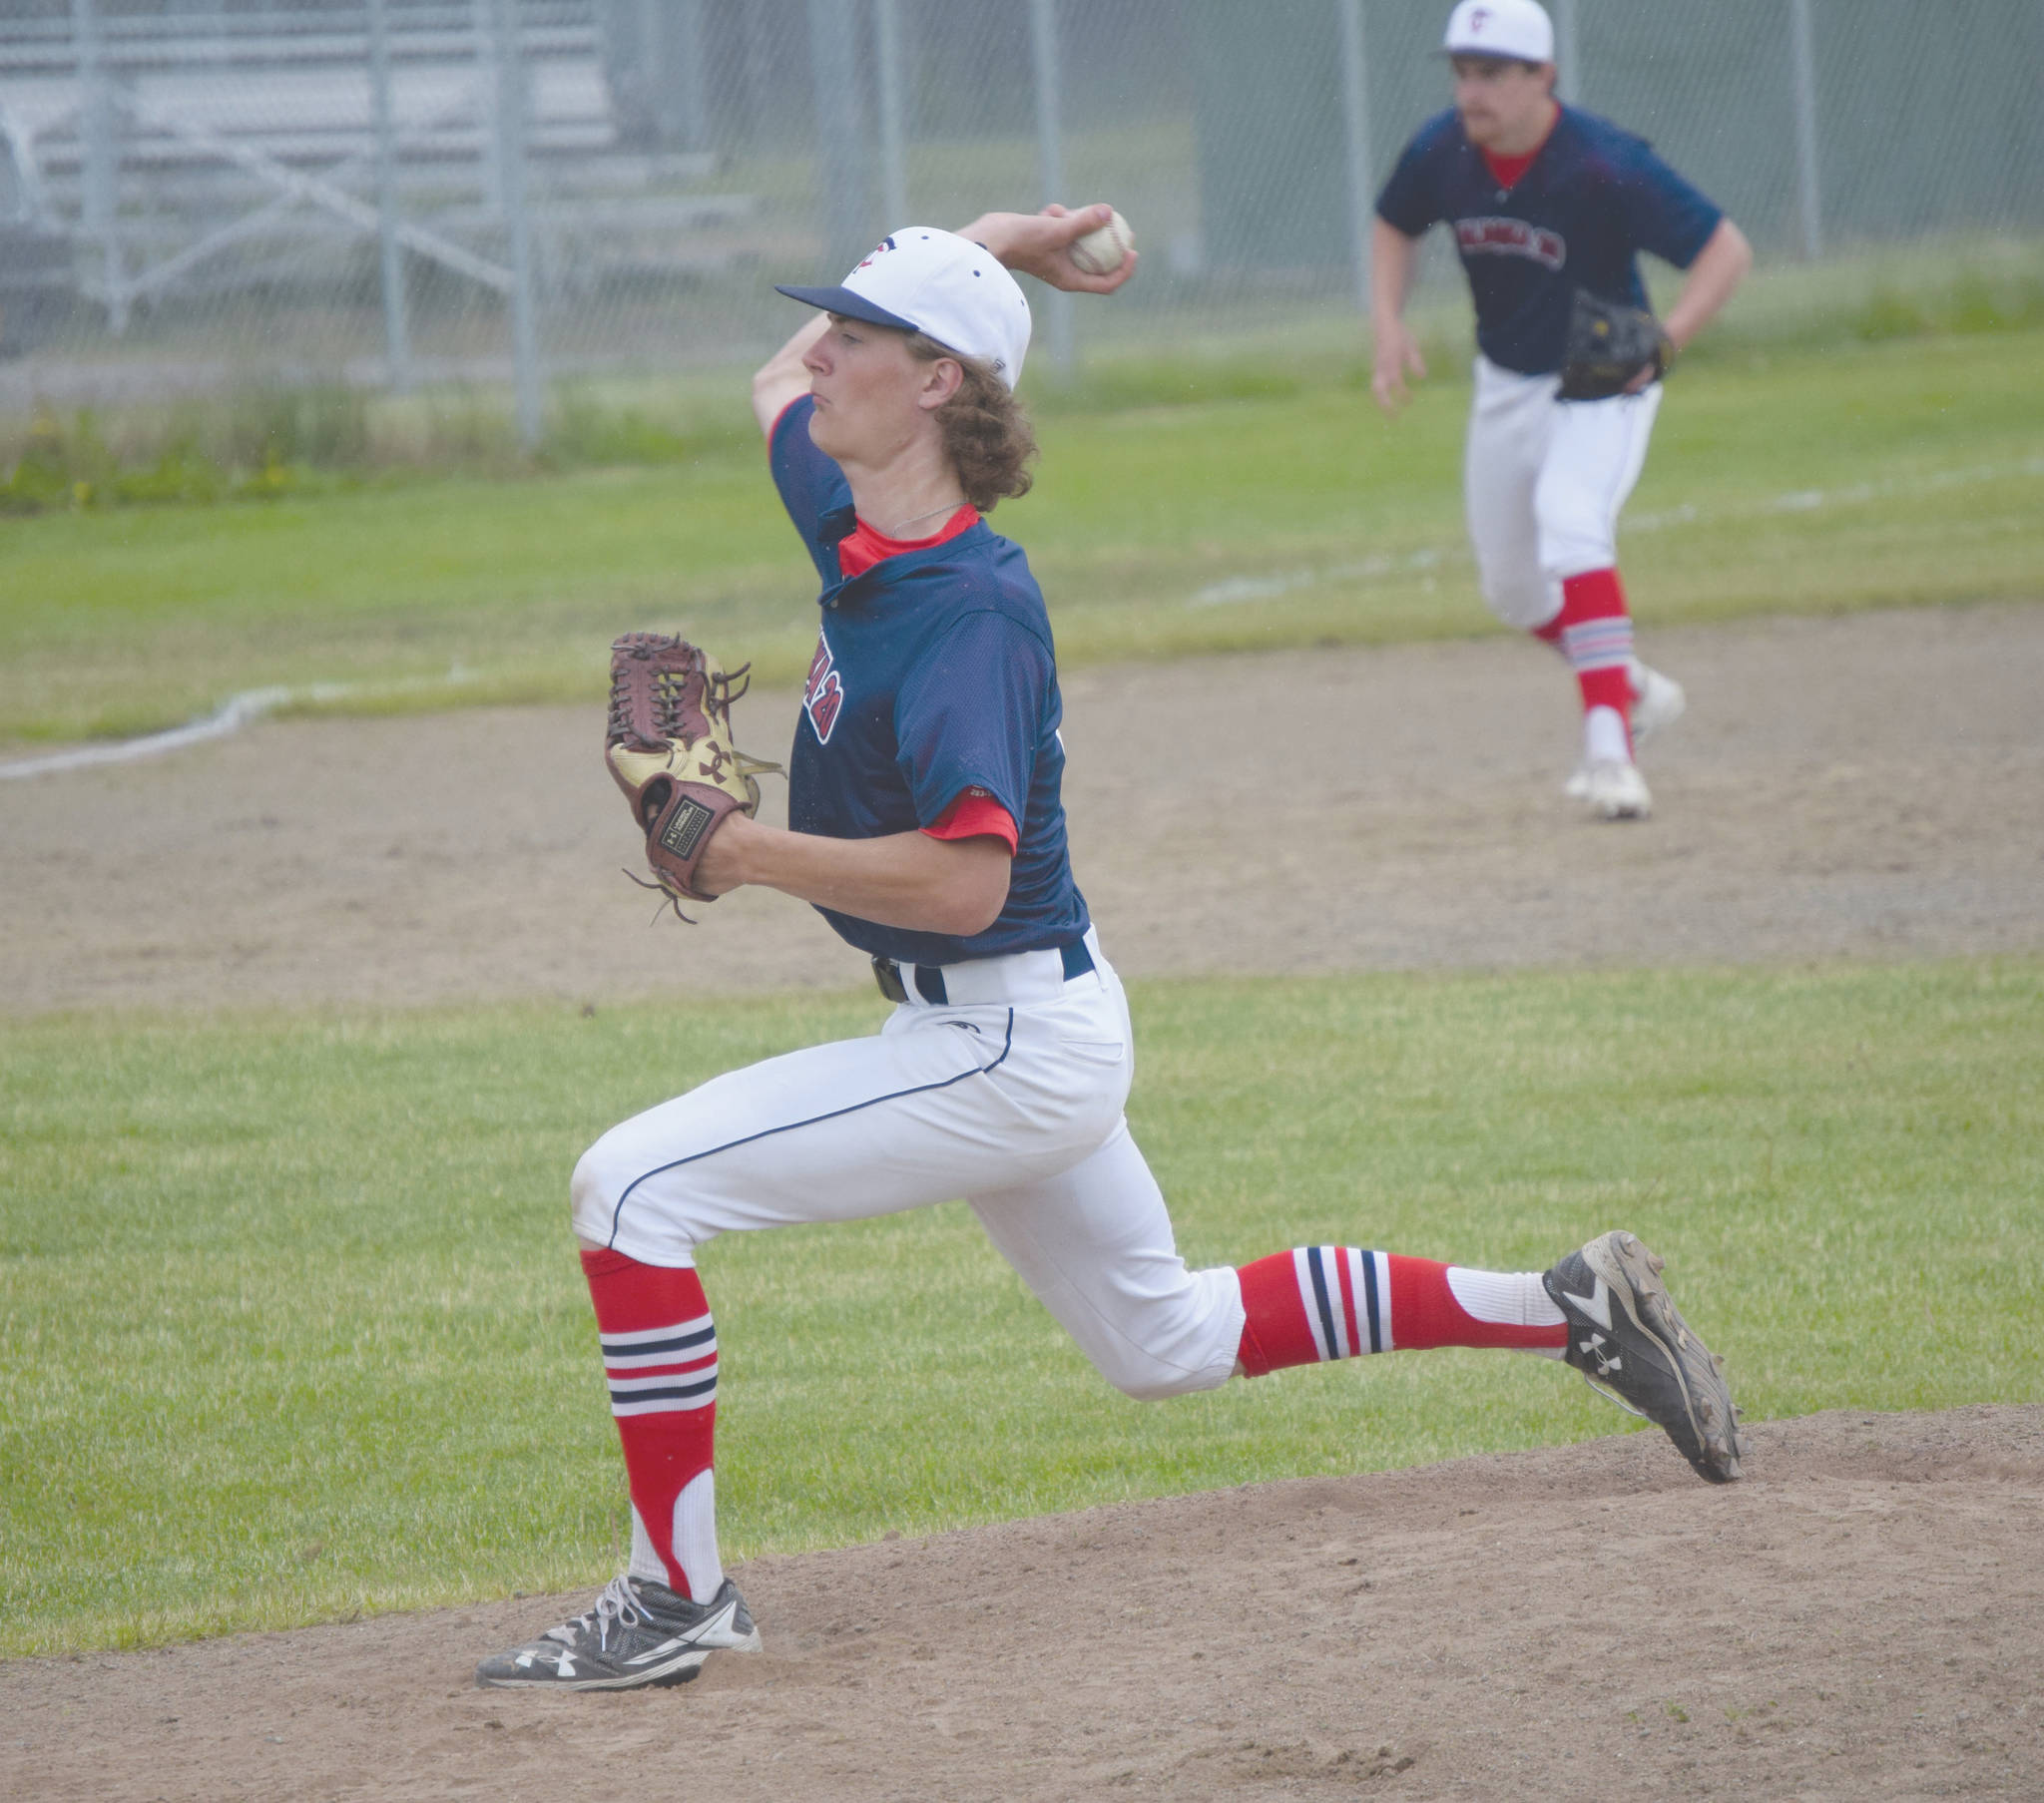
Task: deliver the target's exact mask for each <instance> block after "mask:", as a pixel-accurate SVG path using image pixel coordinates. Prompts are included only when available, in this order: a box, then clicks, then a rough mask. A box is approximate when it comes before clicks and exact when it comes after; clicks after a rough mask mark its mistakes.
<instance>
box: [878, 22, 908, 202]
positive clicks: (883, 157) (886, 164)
mask: <svg viewBox="0 0 2044 1803" xmlns="http://www.w3.org/2000/svg"><path fill="white" fill-rule="evenodd" d="M873 57H874V60H875V61H876V62H877V63H878V64H879V88H880V211H881V215H882V218H881V220H880V229H881V230H882V231H892V230H894V229H896V228H897V227H898V226H902V225H907V224H908V223H909V219H908V156H907V149H906V144H907V137H908V134H907V130H906V125H907V121H906V117H905V115H906V110H907V109H906V96H905V95H904V94H903V92H902V87H901V13H900V7H899V3H898V0H873Z"/></svg>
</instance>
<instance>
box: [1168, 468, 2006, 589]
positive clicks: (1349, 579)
mask: <svg viewBox="0 0 2044 1803" xmlns="http://www.w3.org/2000/svg"><path fill="white" fill-rule="evenodd" d="M2012 476H2044V457H2029V458H2024V459H2022V460H2020V461H2018V462H2014V463H1984V464H1979V465H1977V466H1975V467H1974V468H1972V469H1963V470H1936V471H1933V472H1931V473H1930V474H1928V475H1922V476H1896V477H1892V478H1890V479H1889V480H1887V481H1885V482H1860V483H1855V484H1853V486H1851V487H1850V488H1837V489H1822V488H1805V489H1793V490H1790V491H1789V493H1787V494H1782V495H1775V496H1772V497H1771V498H1769V499H1768V500H1766V501H1762V502H1759V503H1755V504H1750V505H1747V506H1743V507H1728V508H1723V509H1716V510H1707V509H1704V508H1701V507H1698V506H1696V505H1695V504H1694V503H1690V502H1685V503H1684V504H1683V505H1682V506H1680V507H1671V508H1667V509H1664V510H1663V511H1662V512H1660V513H1646V514H1635V515H1633V516H1632V517H1631V518H1629V519H1627V520H1625V521H1624V523H1623V526H1624V530H1625V531H1626V532H1627V533H1643V532H1665V531H1667V530H1668V529H1669V528H1670V527H1672V526H1694V525H1699V524H1710V525H1717V524H1721V523H1725V522H1729V521H1733V520H1751V519H1765V518H1770V517H1772V516H1775V515H1779V514H1804V513H1818V512H1821V511H1822V510H1823V509H1825V508H1829V507H1857V506H1862V505H1864V504H1865V503H1866V502H1868V501H1878V500H1881V499H1883V498H1885V497H1887V496H1890V495H1919V494H1923V493H1925V492H1926V491H1928V490H1934V489H1948V488H1971V487H1974V486H1976V485H1978V484H1980V483H1983V482H2005V481H2007V480H2008V479H2009V478H2010V477H2012ZM1469 561H1470V558H1469V551H1468V548H1467V547H1466V546H1464V545H1460V544H1457V545H1454V546H1449V547H1442V546H1434V545H1427V546H1422V547H1421V548H1420V549H1419V550H1417V551H1410V552H1401V553H1398V554H1397V555H1395V556H1393V555H1389V554H1379V555H1378V556H1375V557H1365V558H1360V559H1357V560H1356V561H1354V562H1352V563H1344V564H1329V565H1327V566H1326V567H1324V568H1323V569H1317V570H1277V571H1273V572H1272V573H1271V574H1270V575H1269V576H1236V577H1230V578H1228V579H1227V580H1225V581H1222V582H1218V583H1209V584H1208V585H1207V586H1206V587H1205V588H1204V589H1198V590H1195V591H1194V592H1193V594H1191V595H1189V596H1188V597H1187V598H1186V602H1185V605H1186V606H1187V607H1189V608H1222V607H1233V606H1238V605H1240V604H1241V603H1244V602H1254V601H1271V600H1275V599H1276V598H1277V597H1278V596H1279V595H1289V594H1292V593H1294V592H1295V591H1297V590H1299V589H1312V588H1318V587H1319V586H1320V585H1322V584H1331V583H1351V584H1353V583H1368V582H1376V581H1380V580H1381V579H1382V578H1384V577H1387V576H1398V575H1406V574H1410V573H1413V572H1424V571H1428V570H1436V569H1438V568H1440V566H1441V565H1443V564H1447V563H1467V562H1469Z"/></svg>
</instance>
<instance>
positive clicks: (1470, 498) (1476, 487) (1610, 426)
mask: <svg viewBox="0 0 2044 1803" xmlns="http://www.w3.org/2000/svg"><path fill="white" fill-rule="evenodd" d="M1560 387H1561V378H1560V377H1559V376H1553V375H1520V374H1518V373H1517V372H1516V371H1514V370H1510V369H1501V368H1499V367H1498V366H1497V364H1495V363H1493V362H1491V361H1490V360H1489V358H1487V357H1478V358H1477V359H1476V393H1475V399H1474V400H1473V402H1472V403H1471V406H1470V412H1469V442H1468V446H1467V449H1466V451H1465V452H1464V456H1463V465H1462V476H1463V481H1462V498H1463V505H1464V507H1465V509H1466V511H1467V514H1468V519H1469V543H1470V545H1471V546H1472V547H1473V548H1474V550H1475V552H1476V574H1477V580H1478V581H1479V583H1480V584H1481V585H1482V589H1483V599H1484V601H1485V602H1486V604H1488V606H1489V608H1490V611H1491V612H1492V613H1493V614H1495V615H1496V616H1497V617H1498V618H1499V619H1500V620H1502V621H1503V622H1504V623H1505V624H1506V625H1507V626H1514V627H1517V628H1519V629H1520V631H1522V632H1528V633H1531V632H1537V631H1539V629H1540V628H1541V627H1544V626H1545V625H1547V623H1548V622H1549V621H1550V620H1552V619H1553V618H1554V617H1555V615H1556V614H1558V613H1560V612H1561V602H1562V593H1561V585H1562V582H1563V580H1564V579H1565V578H1567V577H1571V576H1581V575H1583V574H1584V573H1585V572H1587V571H1591V570H1609V569H1612V568H1613V567H1615V566H1616V564H1617V562H1618V516H1619V511H1620V509H1622V508H1623V507H1624V506H1625V504H1626V500H1627V497H1629V496H1630V495H1631V494H1632V492H1633V486H1634V484H1635V483H1637V482H1638V481H1639V479H1640V470H1641V468H1642V467H1643V466H1644V465H1645V463H1646V461H1647V442H1648V440H1649V439H1650V438H1651V437H1652V436H1653V432H1654V416H1655V414H1656V413H1658V412H1659V411H1660V409H1661V384H1660V383H1659V382H1656V383H1654V384H1653V385H1652V386H1651V387H1649V388H1648V389H1647V390H1646V391H1645V392H1644V393H1642V394H1621V395H1616V396H1614V397H1613V398H1612V399H1610V400H1604V401H1563V400H1557V399H1556V398H1555V394H1556V391H1557V390H1558V389H1559V388H1560Z"/></svg>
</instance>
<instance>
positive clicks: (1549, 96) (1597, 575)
mask: <svg viewBox="0 0 2044 1803" xmlns="http://www.w3.org/2000/svg"><path fill="white" fill-rule="evenodd" d="M1443 50H1444V52H1445V54H1447V55H1448V57H1449V58H1450V59H1451V61H1452V64H1453V68H1454V96H1455V104H1454V105H1453V107H1451V108H1449V109H1448V110H1447V111H1446V112H1444V113H1441V114H1439V115H1438V116H1436V117H1435V118H1433V119H1431V120H1429V121H1428V122H1427V123H1426V124H1425V125H1424V126H1422V127H1421V128H1420V129H1419V131H1418V132H1417V133H1416V134H1415V135H1414V137H1413V139H1412V141H1411V143H1410V144H1408V145H1407V146H1406V148H1405V151H1404V154H1403V155H1402V156H1401V157H1400V159H1399V161H1398V166H1397V168H1396V169H1395V170H1394V171H1393V172H1392V175H1391V178H1390V180H1389V181H1388V182H1386V183H1385V185H1384V188H1383V192H1382V193H1381V194H1380V195H1379V196H1378V197H1377V218H1376V222H1375V225H1374V227H1373V238H1372V242H1373V245H1374V251H1375V254H1374V260H1373V263H1372V266H1371V275H1370V281H1371V301H1372V314H1373V319H1374V329H1375V337H1376V344H1375V369H1374V374H1373V377H1372V382H1371V386H1372V388H1373V390H1374V392H1375V394H1376V397H1377V400H1378V402H1379V403H1380V404H1381V405H1382V406H1383V407H1384V409H1385V410H1386V411H1387V412H1392V413H1395V412H1396V411H1397V410H1398V408H1399V407H1400V406H1401V405H1402V404H1403V402H1404V400H1405V398H1406V381H1407V378H1408V377H1422V376H1424V375H1425V373H1426V365H1425V361H1424V359H1423V358H1422V357H1421V355H1420V353H1419V348H1418V345H1417V344H1416V343H1415V342H1414V340H1413V337H1412V334H1411V332H1410V331H1409V329H1408V328H1407V327H1406V325H1405V322H1404V307H1405V297H1406V293H1407V291H1408V289H1409V287H1410V285H1411V279H1412V271H1413V267H1414V263H1415V261H1416V257H1417V252H1418V241H1419V239H1420V237H1421V236H1423V235H1424V234H1425V232H1426V231H1427V230H1428V229H1429V228H1431V227H1432V226H1433V225H1436V224H1440V223H1445V224H1447V225H1450V226H1452V228H1453V230H1454V232H1455V242H1456V248H1457V250H1458V252H1459V254H1460V256H1461V260H1462V267H1463V270H1464V272H1465V273H1466V274H1467V276H1468V278H1469V289H1470V295H1471V297H1472V299H1473V300H1474V302H1475V306H1476V339H1477V345H1478V348H1479V352H1480V354H1479V355H1478V357H1477V359H1476V384H1475V386H1476V392H1475V398H1474V401H1473V404H1472V406H1471V409H1470V416H1469V441H1468V449H1467V454H1466V457H1465V460H1464V465H1463V478H1464V502H1465V508H1466V512H1467V516H1468V522H1469V539H1470V543H1471V544H1472V546H1473V547H1474V548H1475V552H1476V568H1477V575H1478V580H1479V582H1480V583H1481V585H1482V590H1483V598H1484V600H1485V602H1486V603H1488V604H1489V606H1490V609H1491V611H1492V612H1493V613H1495V614H1496V615H1497V617H1498V618H1499V619H1500V620H1502V621H1504V622H1505V623H1506V625H1508V626H1514V627H1517V628H1519V629H1520V630H1521V631H1522V632H1527V633H1531V634H1532V635H1533V636H1534V637H1535V638H1537V639H1542V640H1545V641H1546V642H1547V643H1548V644H1549V645H1551V646H1553V647H1554V648H1555V649H1556V650H1558V651H1559V652H1560V653H1561V654H1562V655H1563V657H1565V658H1566V659H1567V660H1568V663H1569V666H1570V668H1571V669H1572V670H1573V671H1574V673H1575V676H1576V683H1577V691H1578V694H1579V697H1580V699H1581V702H1582V722H1583V723H1582V750H1581V756H1580V758H1579V759H1578V762H1577V764H1576V768H1575V772H1574V774H1573V775H1571V776H1570V778H1569V780H1568V782H1567V784H1566V792H1567V793H1568V794H1569V795H1570V796H1571V797H1573V798H1574V799H1577V800H1580V801H1583V802H1586V803H1587V804H1588V805H1589V807H1590V809H1591V811H1592V813H1593V814H1595V815H1596V816H1597V817H1599V818H1602V819H1607V820H1638V819H1644V818H1646V816H1647V815H1648V814H1649V813H1650V812H1651V811H1652V808H1653V800H1652V797H1651V795H1650V794H1649V792H1648V789H1647V784H1646V779H1645V778H1644V777H1643V776H1642V775H1641V774H1640V770H1639V764H1638V761H1637V756H1636V753H1637V749H1638V746H1639V744H1640V743H1641V742H1642V741H1644V740H1645V739H1646V738H1648V737H1649V736H1650V735H1651V734H1653V733H1654V732H1656V731H1658V730H1660V729H1662V728H1665V727H1667V726H1669V725H1671V724H1673V722H1674V721H1675V720H1676V719H1677V718H1678V717H1679V716H1680V714H1681V713H1682V711H1683V707H1684V695H1683V691H1682V688H1681V686H1680V684H1678V683H1676V682H1674V681H1672V680H1670V679H1669V678H1668V677H1667V676H1662V675H1661V674H1660V673H1658V672H1656V671H1653V670H1650V669H1648V668H1647V666H1646V665H1644V664H1642V663H1641V662H1640V660H1639V659H1638V657H1637V656H1635V655H1634V651H1633V623H1632V616H1631V610H1630V608H1629V606H1628V603H1627V600H1626V593H1625V588H1624V585H1623V584H1622V583H1621V582H1620V580H1619V575H1618V545H1617V539H1618V516H1619V513H1620V511H1621V510H1622V509H1623V508H1624V506H1625V503H1626V498H1627V497H1628V496H1629V495H1630V494H1631V493H1632V491H1633V485H1634V484H1635V483H1636V482H1638V481H1639V478H1640V470H1641V468H1642V466H1643V465H1644V464H1645V462H1646V456H1647V442H1648V440H1649V438H1650V437H1651V436H1652V435H1653V429H1654V416H1655V414H1656V412H1657V411H1658V410H1659V408H1660V404H1661V388H1660V375H1661V370H1660V367H1659V365H1658V364H1657V363H1647V364H1645V365H1643V366H1642V367H1641V369H1640V371H1639V373H1638V374H1637V375H1636V376H1635V377H1634V379H1633V381H1632V384H1631V386H1630V388H1629V389H1628V390H1627V391H1626V392H1625V393H1623V394H1620V395H1615V396H1613V397H1611V398H1609V399H1603V400H1568V401H1564V400H1562V399H1560V398H1559V394H1558V391H1559V388H1560V385H1561V384H1560V376H1559V372H1560V370H1561V367H1562V363H1563V357H1564V350H1565V346H1566V343H1567V336H1568V325H1569V317H1570V313H1571V310H1572V309H1573V307H1574V304H1575V299H1576V296H1577V295H1578V293H1589V294H1592V295H1595V296H1597V297H1598V298H1600V299H1603V300H1607V301H1612V302H1616V303H1619V304H1623V305H1629V306H1644V305H1645V304H1646V289H1645V286H1644V284H1643V283H1642V282H1641V279H1640V272H1639V266H1638V255H1639V252H1641V251H1643V250H1645V251H1650V252H1652V253H1653V254H1655V255H1658V256H1660V257H1663V258H1664V259H1665V260H1667V261H1669V262H1672V263H1674V264H1676V265H1677V266H1678V267H1681V268H1686V269H1688V270H1689V272H1690V273H1689V279H1688V280H1687V282H1686V283H1685V284H1684V286H1683V290H1682V293H1681V295H1680V296H1679V297H1678V299H1677V300H1676V302H1675V305H1674V306H1673V307H1672V308H1671V309H1670V311H1669V314H1668V317H1667V319H1666V321H1665V322H1664V326H1663V329H1664V331H1665V333H1666V335H1667V340H1668V342H1669V343H1670V344H1671V345H1673V346H1675V347H1676V348H1678V349H1679V348H1680V347H1681V346H1683V345H1685V344H1687V343H1689V342H1690V340H1691V339H1692V338H1694V337H1695V335H1696V334H1697V333H1698V332H1699V331H1701V330H1702V329H1703V327H1704V325H1705V324H1706V322H1707V321H1709V320H1710V319H1711V318H1712V316H1713V315H1714V314H1716V312H1717V311H1718V309H1719V308H1720V307H1722V306H1723V305H1724V304H1725V302H1726V301H1727V300H1728V299H1729V298H1730V297H1731V295H1732V292H1733V290H1734V289H1735V288H1736V287H1737V286H1738V285H1739V283H1740V282H1741V280H1743V279H1744V277H1745V275H1746V271H1747V269H1748V268H1749V267H1750V266H1751V264H1752V260H1753V252H1752V250H1751V249H1750V248H1749V246H1748V244H1747V241H1746V239H1745V237H1744V236H1743V235H1742V234H1741V232H1740V230H1739V227H1738V226H1737V225H1733V223H1732V222H1731V221H1730V220H1728V219H1727V218H1726V217H1725V216H1724V215H1723V214H1722V213H1721V212H1720V211H1719V210H1718V209H1717V208H1716V207H1715V206H1713V205H1712V204H1711V203H1710V202H1709V201H1708V200H1706V199H1705V198H1704V196H1703V195H1701V194H1699V193H1698V192H1697V190H1696V189H1694V188H1692V187H1691V186H1690V185H1689V184H1688V183H1687V182H1685V181H1684V180H1683V179H1682V177H1680V176H1679V175H1677V174H1676V173H1675V172H1674V171H1673V170H1672V169H1670V168H1669V167H1668V165H1667V164H1665V163H1663V162H1662V161H1661V159H1660V158H1659V157H1657V156H1656V155H1655V154H1654V152H1653V150H1652V149H1651V147H1650V146H1648V144H1647V143H1646V142H1645V140H1643V139H1639V138H1635V137H1633V136H1632V135H1631V134H1629V133H1626V132H1623V131H1621V130H1619V128H1618V127H1616V126H1614V125H1612V124H1610V123H1609V122H1608V121H1606V120H1602V119H1599V118H1597V117H1596V116H1595V115H1593V114H1589V113H1583V112H1579V111H1577V110H1576V109H1575V108H1573V107H1565V106H1562V105H1561V104H1560V103H1559V102H1558V101H1557V100H1556V99H1555V98H1554V74H1555V71H1554V35H1553V27H1552V25H1551V24H1550V22H1549V20H1548V17H1547V14H1546V12H1545V11H1544V10H1543V9H1542V8H1541V7H1540V6H1539V5H1538V4H1537V0H1464V3H1463V4H1462V5H1460V6H1457V7H1456V8H1455V11H1454V14H1453V16H1452V17H1451V18H1450V19H1449V22H1448V32H1447V38H1446V41H1445V43H1444V45H1443Z"/></svg>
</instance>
